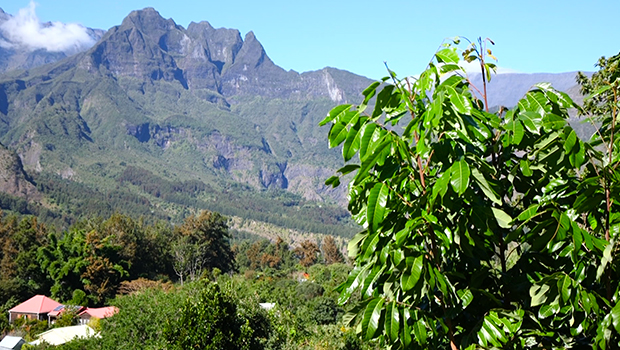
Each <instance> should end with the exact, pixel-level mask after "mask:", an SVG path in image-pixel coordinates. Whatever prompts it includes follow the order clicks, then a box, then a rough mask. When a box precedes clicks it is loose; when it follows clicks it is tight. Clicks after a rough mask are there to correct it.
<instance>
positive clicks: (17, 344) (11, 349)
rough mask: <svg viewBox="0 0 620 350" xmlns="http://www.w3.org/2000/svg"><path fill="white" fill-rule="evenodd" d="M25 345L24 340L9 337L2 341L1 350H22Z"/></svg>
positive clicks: (0, 342)
mask: <svg viewBox="0 0 620 350" xmlns="http://www.w3.org/2000/svg"><path fill="white" fill-rule="evenodd" d="M24 344H26V341H25V340H24V338H22V337H14V336H11V335H7V336H6V337H4V338H2V341H0V350H20V349H21V348H22V345H24Z"/></svg>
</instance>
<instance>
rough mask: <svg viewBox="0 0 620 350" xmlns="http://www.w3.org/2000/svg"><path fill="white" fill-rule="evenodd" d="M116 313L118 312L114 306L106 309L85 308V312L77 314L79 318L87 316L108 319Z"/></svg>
mask: <svg viewBox="0 0 620 350" xmlns="http://www.w3.org/2000/svg"><path fill="white" fill-rule="evenodd" d="M117 312H118V308H117V307H116V306H106V307H100V308H89V307H87V308H86V310H84V311H82V312H80V313H79V316H82V315H84V314H88V315H90V316H91V317H97V318H106V317H110V316H112V315H114V314H115V313H117Z"/></svg>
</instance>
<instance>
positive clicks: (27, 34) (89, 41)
mask: <svg viewBox="0 0 620 350" xmlns="http://www.w3.org/2000/svg"><path fill="white" fill-rule="evenodd" d="M35 8H36V4H35V3H34V1H30V4H29V5H28V7H26V8H23V9H21V10H19V12H18V13H17V15H15V16H13V17H10V18H9V19H8V20H7V21H6V22H4V23H2V24H0V30H1V31H2V34H3V35H4V37H5V38H6V39H7V40H8V41H10V43H7V42H4V43H2V44H3V46H7V45H6V44H11V45H13V46H25V47H27V48H28V49H30V50H37V49H45V50H47V51H52V52H59V51H73V50H80V49H83V48H86V47H90V46H92V45H94V44H95V39H93V38H92V37H90V35H88V31H87V29H86V28H85V27H84V26H82V25H80V24H77V23H68V24H65V23H61V22H49V23H41V21H40V20H39V18H38V17H37V14H36V13H35Z"/></svg>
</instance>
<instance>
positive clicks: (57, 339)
mask: <svg viewBox="0 0 620 350" xmlns="http://www.w3.org/2000/svg"><path fill="white" fill-rule="evenodd" d="M95 335H96V333H95V330H94V329H92V328H90V327H89V326H87V325H80V326H69V327H61V328H52V329H50V330H49V331H47V332H43V333H41V334H39V338H38V339H37V340H35V341H33V342H31V343H30V344H31V345H39V344H41V343H42V342H44V341H45V342H46V343H48V344H50V345H60V344H64V343H67V342H69V341H71V340H73V339H74V338H90V337H92V336H95Z"/></svg>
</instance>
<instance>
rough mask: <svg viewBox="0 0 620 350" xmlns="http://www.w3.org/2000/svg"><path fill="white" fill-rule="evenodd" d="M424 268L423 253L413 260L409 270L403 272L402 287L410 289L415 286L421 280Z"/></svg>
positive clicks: (406, 289) (405, 289)
mask: <svg viewBox="0 0 620 350" xmlns="http://www.w3.org/2000/svg"><path fill="white" fill-rule="evenodd" d="M407 259H409V258H407ZM423 268H424V257H423V256H422V255H420V256H418V257H416V258H415V259H413V262H412V264H411V269H410V270H409V271H405V272H403V274H402V276H401V279H400V284H401V288H402V289H403V290H404V291H409V290H411V289H412V288H413V287H415V285H416V283H418V281H419V280H420V277H421V276H422V270H423Z"/></svg>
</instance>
